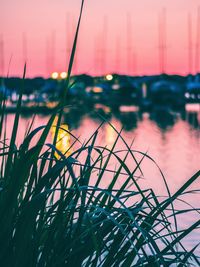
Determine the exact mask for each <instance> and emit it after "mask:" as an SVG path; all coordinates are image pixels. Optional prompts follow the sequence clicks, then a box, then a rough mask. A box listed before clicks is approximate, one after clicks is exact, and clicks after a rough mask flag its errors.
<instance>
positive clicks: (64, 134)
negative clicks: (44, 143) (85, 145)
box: [51, 117, 72, 159]
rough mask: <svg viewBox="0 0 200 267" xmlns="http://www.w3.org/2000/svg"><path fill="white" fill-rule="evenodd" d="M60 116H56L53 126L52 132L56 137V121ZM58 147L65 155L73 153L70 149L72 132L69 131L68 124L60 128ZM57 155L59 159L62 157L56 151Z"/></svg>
mask: <svg viewBox="0 0 200 267" xmlns="http://www.w3.org/2000/svg"><path fill="white" fill-rule="evenodd" d="M57 120H58V118H57V117H56V119H55V121H54V123H53V126H52V128H51V132H52V138H53V139H54V136H55V132H56V127H55V126H56V124H57V123H56V122H57ZM56 148H57V149H58V150H59V151H60V152H61V153H62V154H63V155H65V157H68V156H70V155H71V153H72V151H71V149H70V133H69V127H68V125H67V124H62V125H61V126H60V128H59V130H58V136H57V140H56ZM55 157H56V158H57V159H59V158H60V155H59V154H58V153H57V152H55Z"/></svg>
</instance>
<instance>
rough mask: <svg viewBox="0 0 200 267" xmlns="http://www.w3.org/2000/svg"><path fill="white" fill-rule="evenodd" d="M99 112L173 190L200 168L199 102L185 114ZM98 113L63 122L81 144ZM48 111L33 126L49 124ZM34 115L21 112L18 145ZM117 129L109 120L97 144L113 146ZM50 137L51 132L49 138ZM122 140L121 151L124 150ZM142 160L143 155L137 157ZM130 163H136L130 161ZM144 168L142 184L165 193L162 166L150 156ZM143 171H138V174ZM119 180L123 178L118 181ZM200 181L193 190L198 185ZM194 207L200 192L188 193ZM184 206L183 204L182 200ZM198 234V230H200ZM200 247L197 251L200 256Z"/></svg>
mask: <svg viewBox="0 0 200 267" xmlns="http://www.w3.org/2000/svg"><path fill="white" fill-rule="evenodd" d="M97 113H100V114H101V115H102V114H103V116H105V117H106V118H107V120H108V121H109V123H111V124H112V125H113V126H114V127H115V128H116V129H117V130H119V131H120V129H121V128H123V131H122V136H123V137H124V139H125V140H126V142H127V143H128V144H129V145H130V144H131V142H132V141H133V140H134V142H133V146H132V148H133V149H134V150H138V151H142V152H144V153H146V152H147V153H148V155H149V156H151V157H152V158H153V159H154V160H155V162H156V163H157V164H158V166H159V167H160V169H161V170H162V172H163V174H164V176H165V178H166V181H167V183H168V186H169V189H170V191H171V193H173V192H175V191H176V190H177V189H178V188H179V187H180V186H181V185H182V184H183V183H184V182H185V181H186V180H187V179H189V178H190V177H191V176H192V175H193V174H194V173H195V172H197V171H198V170H199V169H200V105H190V106H187V107H186V110H185V112H183V113H163V112H157V113H154V114H149V113H140V112H138V111H134V110H131V109H125V110H123V112H118V113H117V114H114V115H111V114H110V113H109V110H108V109H106V108H105V107H103V106H102V107H100V109H98V111H97ZM97 113H94V112H89V113H88V112H84V111H82V110H78V111H77V110H74V111H71V112H70V113H69V114H66V116H65V119H64V120H63V123H66V124H67V125H68V126H69V129H70V131H71V132H72V133H73V134H74V135H75V136H76V137H78V138H79V139H80V140H81V142H84V141H85V140H87V139H88V138H89V137H90V136H91V135H92V133H93V132H94V131H95V130H96V129H97V127H98V126H99V125H100V123H101V122H102V119H101V117H100V116H99V115H98V114H97ZM13 118H14V115H13V114H8V116H7V121H8V124H7V125H8V126H7V137H9V135H10V131H9V129H11V127H12V123H13ZM48 118H49V115H37V116H36V117H35V121H34V128H36V127H37V126H40V125H44V124H45V123H46V122H47V121H48ZM30 119H31V116H26V117H24V116H22V118H21V119H20V127H19V129H20V130H19V134H18V144H19V143H20V142H21V141H22V139H23V136H24V133H25V131H26V129H27V126H28V124H29V122H30ZM116 136H117V135H116V133H115V131H114V130H113V129H112V127H111V126H110V125H109V124H108V123H104V125H103V126H102V127H101V129H100V130H99V138H98V139H97V143H98V144H99V145H102V146H106V145H107V147H108V148H109V147H111V146H112V144H113V142H114V141H115V138H116ZM50 139H51V137H50V136H49V140H48V142H50V141H51V140H50ZM120 144H121V143H120V142H119V144H118V149H121V145H120ZM136 157H137V158H138V159H139V158H141V155H139V154H138V155H136ZM128 164H129V165H130V166H131V164H133V163H132V162H128ZM141 168H142V171H143V175H144V177H143V179H141V181H140V185H141V187H144V188H145V187H152V188H153V189H154V191H155V192H156V194H157V195H160V196H166V195H167V193H166V188H165V185H164V182H163V179H162V177H161V174H160V172H159V170H158V168H157V166H156V165H155V164H154V163H153V162H152V161H151V160H149V159H145V160H144V161H143V162H142V164H141ZM138 175H139V174H138ZM119 183H120V181H119ZM199 184H200V181H199V180H198V181H197V182H196V183H195V184H194V185H193V187H192V188H198V189H199ZM185 199H186V200H187V201H188V202H189V203H190V204H191V205H194V206H195V207H198V208H199V206H200V205H199V204H198V203H200V197H199V194H192V195H190V196H187V195H186V198H185ZM180 205H182V204H181V203H180ZM199 218H200V216H199V214H197V213H195V214H193V215H192V216H187V214H186V216H185V218H184V220H182V221H181V227H183V228H184V227H186V228H187V227H188V225H190V224H191V223H192V222H195V221H196V220H198V219H199ZM197 233H198V234H197ZM198 235H199V236H200V232H199V231H198V230H197V231H196V232H195V234H193V235H192V238H190V239H188V240H187V246H188V247H192V246H193V245H194V244H195V243H197V242H198V241H199V236H198ZM199 252H200V250H198V254H199V255H200V253H199Z"/></svg>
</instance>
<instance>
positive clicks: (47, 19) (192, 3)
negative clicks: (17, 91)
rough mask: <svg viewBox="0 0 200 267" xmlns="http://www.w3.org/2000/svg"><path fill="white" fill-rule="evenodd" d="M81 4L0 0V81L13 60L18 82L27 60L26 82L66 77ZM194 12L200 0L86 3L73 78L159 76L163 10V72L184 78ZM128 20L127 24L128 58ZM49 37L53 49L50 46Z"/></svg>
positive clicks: (78, 0)
mask: <svg viewBox="0 0 200 267" xmlns="http://www.w3.org/2000/svg"><path fill="white" fill-rule="evenodd" d="M80 3H81V0H73V1H72V0H56V1H55V0H40V1H39V0H28V1H27V0H1V9H0V38H1V40H2V39H3V47H4V48H3V49H2V45H1V48H0V53H1V58H0V72H1V73H0V75H2V69H3V67H4V75H6V74H7V72H8V65H9V61H10V58H11V57H12V59H11V65H10V68H9V76H14V75H17V76H22V73H23V64H24V61H25V58H26V59H27V76H30V77H33V76H38V75H42V76H45V77H47V76H48V75H50V73H51V72H52V71H54V70H55V71H59V72H60V71H65V70H66V65H67V64H66V61H67V60H66V58H67V54H68V53H67V51H66V48H67V44H68V46H69V43H72V38H71V37H69V34H68V36H67V33H68V32H71V34H70V35H71V36H72V34H73V32H74V31H75V25H76V24H75V23H76V21H77V18H78V13H79V8H80ZM198 6H200V0H162V1H161V0H140V1H139V0H137V1H136V0H135V1H134V0H86V1H85V7H84V12H83V19H82V24H81V28H80V36H79V43H78V52H77V59H76V64H75V68H74V72H76V73H89V74H101V73H102V72H104V73H108V72H119V73H128V74H133V75H134V74H135V75H143V74H157V73H159V72H160V69H159V56H158V55H159V53H158V14H159V12H161V11H162V8H163V7H165V8H166V14H167V15H166V17H167V20H166V25H167V53H166V54H167V62H166V65H165V68H166V72H167V73H169V74H170V73H178V74H186V73H188V69H189V67H188V14H189V13H190V14H191V18H192V19H191V20H192V33H193V34H192V35H193V36H192V38H193V48H194V47H195V43H196V36H197V8H198ZM128 14H129V15H128ZM127 17H129V21H131V29H130V30H129V31H131V34H130V35H131V39H130V38H129V40H130V41H129V43H130V45H129V50H128V51H129V52H127V47H128V45H127ZM105 21H107V23H106V22H105ZM67 22H69V23H68V25H69V28H68V30H67V26H66V25H67ZM105 25H107V26H105ZM105 29H107V30H106V31H105ZM103 32H104V33H105V32H106V34H103ZM53 35H54V42H55V48H54V49H53V48H52V41H50V40H52V39H53V38H52V36H53ZM106 36H107V37H106ZM67 37H68V38H67ZM104 39H106V42H104ZM23 40H24V41H23ZM67 40H68V41H67ZM1 43H2V42H1ZM105 43H106V44H105ZM48 46H49V47H50V48H47V47H48ZM23 47H24V48H23ZM2 51H4V57H3V60H2ZM102 55H104V58H103V59H102ZM127 56H129V58H131V63H130V62H129V60H128V59H127ZM194 56H195V49H193V57H194ZM53 57H55V60H54V61H53ZM193 60H194V59H193ZM101 65H103V67H101ZM128 66H129V67H128ZM195 71H197V70H196V69H195V67H194V66H193V72H195Z"/></svg>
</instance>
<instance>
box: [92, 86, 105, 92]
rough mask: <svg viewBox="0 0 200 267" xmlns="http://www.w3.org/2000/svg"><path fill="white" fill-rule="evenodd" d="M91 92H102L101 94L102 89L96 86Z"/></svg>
mask: <svg viewBox="0 0 200 267" xmlns="http://www.w3.org/2000/svg"><path fill="white" fill-rule="evenodd" d="M93 92H94V93H102V92H103V89H102V88H101V87H97V86H95V87H94V88H93Z"/></svg>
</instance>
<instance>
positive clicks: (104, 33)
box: [100, 15, 108, 75]
mask: <svg viewBox="0 0 200 267" xmlns="http://www.w3.org/2000/svg"><path fill="white" fill-rule="evenodd" d="M107 36H108V18H107V16H106V15H105V16H104V20H103V31H102V38H101V49H100V60H101V74H102V75H104V74H106V72H107Z"/></svg>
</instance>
